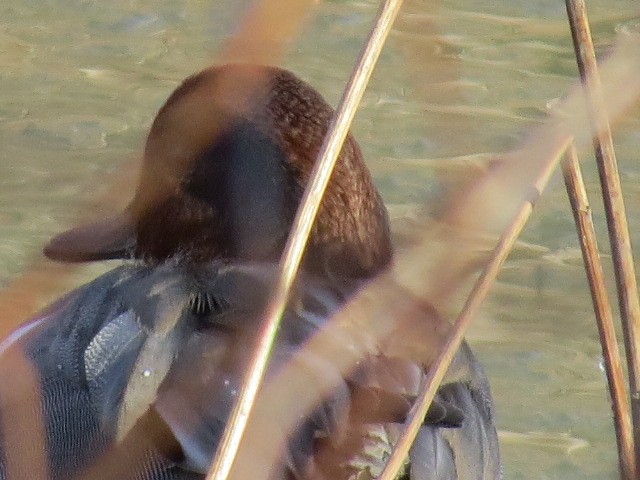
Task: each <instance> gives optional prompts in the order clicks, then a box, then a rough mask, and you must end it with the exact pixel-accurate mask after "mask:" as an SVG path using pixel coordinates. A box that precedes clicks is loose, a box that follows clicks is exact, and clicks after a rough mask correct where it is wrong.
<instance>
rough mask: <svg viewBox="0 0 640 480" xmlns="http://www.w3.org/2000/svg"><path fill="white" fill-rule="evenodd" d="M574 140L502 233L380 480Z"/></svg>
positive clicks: (403, 453) (392, 470)
mask: <svg viewBox="0 0 640 480" xmlns="http://www.w3.org/2000/svg"><path fill="white" fill-rule="evenodd" d="M570 142H571V140H570V139H569V138H567V139H566V142H565V144H564V145H562V146H561V150H560V151H558V152H557V154H556V156H555V157H554V158H550V159H549V161H548V162H547V163H546V164H545V166H544V168H543V169H542V170H541V171H540V173H539V176H538V178H536V179H535V181H534V183H533V188H534V189H535V194H534V197H533V198H531V199H529V200H528V201H526V202H525V203H523V204H521V206H520V209H519V210H518V211H517V213H516V216H515V218H514V219H513V221H512V222H511V224H510V225H509V226H508V227H507V229H506V230H505V231H504V233H503V234H502V235H501V236H500V239H499V240H498V244H497V245H496V247H495V249H494V250H493V252H492V253H491V256H490V257H489V261H488V262H487V265H486V266H485V268H484V270H483V271H482V273H481V274H480V276H479V277H478V280H476V282H475V284H474V286H473V288H472V289H471V292H470V293H469V297H468V298H467V301H466V302H465V305H464V307H463V308H462V312H461V313H460V315H459V316H458V318H457V320H456V322H455V323H454V325H453V331H452V332H451V334H450V336H449V339H448V340H447V342H446V344H445V345H444V347H443V348H442V349H441V351H440V353H439V355H438V357H437V358H436V360H435V362H434V363H433V364H432V365H430V366H429V371H428V372H427V376H426V378H425V380H424V386H423V387H422V388H421V391H420V394H419V395H418V397H417V399H416V402H415V404H414V405H413V408H412V409H411V414H410V415H409V416H408V417H407V421H406V423H405V425H404V428H403V431H402V433H401V435H400V436H399V437H398V440H397V442H396V444H395V446H394V449H393V452H392V453H391V457H390V458H389V461H388V463H387V465H386V467H385V469H384V470H383V472H382V474H381V475H380V477H379V480H394V479H395V478H396V475H397V474H398V473H399V472H400V471H401V469H402V467H403V463H404V461H405V459H406V458H407V455H408V454H409V449H410V448H411V445H412V444H413V441H414V439H415V437H416V435H417V434H418V431H419V429H420V427H421V426H422V424H423V421H424V417H425V416H426V414H427V410H429V406H430V405H431V402H432V401H433V398H434V397H435V395H436V393H437V391H438V388H439V387H440V384H441V383H442V380H443V379H444V376H445V375H446V373H447V370H448V369H449V366H450V365H451V362H452V361H453V358H454V356H455V354H456V353H457V351H458V348H459V347H460V344H461V343H462V341H463V340H464V335H465V333H466V331H467V329H468V328H469V325H470V324H471V319H472V318H473V317H474V315H476V314H477V313H478V310H479V309H480V306H481V305H482V302H483V301H484V299H485V298H486V296H487V294H488V293H489V289H490V288H491V286H492V285H493V283H494V281H495V279H496V277H497V276H498V273H499V272H500V268H501V267H502V264H503V263H504V261H505V260H506V258H507V256H508V255H509V252H511V249H512V248H513V245H514V243H515V242H516V240H517V239H518V236H519V235H520V232H521V231H522V229H523V228H524V226H525V225H526V223H527V220H528V219H529V216H530V215H531V212H532V211H533V207H534V205H535V202H536V201H537V199H538V198H539V196H540V195H541V194H542V191H543V190H544V188H545V187H546V185H547V183H549V178H550V177H551V174H552V173H553V171H554V170H555V168H556V166H557V164H558V162H559V161H560V158H561V154H562V152H563V151H564V150H565V149H566V147H567V146H568V145H569V143H570Z"/></svg>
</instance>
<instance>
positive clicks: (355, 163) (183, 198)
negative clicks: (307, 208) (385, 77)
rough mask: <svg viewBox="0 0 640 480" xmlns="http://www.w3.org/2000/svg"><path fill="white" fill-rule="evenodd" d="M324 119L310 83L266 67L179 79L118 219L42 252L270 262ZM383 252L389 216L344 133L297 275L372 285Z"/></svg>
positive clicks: (66, 257) (75, 257) (65, 236)
mask: <svg viewBox="0 0 640 480" xmlns="http://www.w3.org/2000/svg"><path fill="white" fill-rule="evenodd" d="M332 114H333V110H332V108H331V107H330V106H329V105H328V104H327V103H326V101H325V100H324V99H323V98H322V96H321V95H320V94H319V93H318V92H317V91H316V90H315V89H314V88H312V87H311V86H310V85H308V84H306V83H305V82H303V81H302V80H300V79H298V78H297V77H295V76H294V75H293V74H291V73H290V72H288V71H286V70H283V69H279V68H275V67H266V66H249V65H225V66H219V67H213V68H209V69H207V70H204V71H202V72H200V73H198V74H196V75H194V76H192V77H189V78H187V79H186V80H185V81H184V82H183V83H182V84H181V85H180V86H179V87H178V88H177V89H176V90H175V91H174V92H173V93H172V94H171V96H170V97H169V99H168V100H167V102H166V103H165V104H164V106H163V107H162V108H161V109H160V111H159V112H158V115H157V116H156V118H155V120H154V122H153V125H152V127H151V131H150V133H149V136H148V138H147V142H146V146H145V151H144V160H143V164H142V170H141V175H140V181H139V184H138V188H137V191H136V194H135V196H134V198H133V200H132V202H131V203H130V205H129V206H128V208H126V209H125V211H123V212H121V213H120V214H118V215H115V216H113V217H110V218H107V219H104V220H101V221H98V222H95V223H92V224H89V225H85V226H81V227H78V228H74V229H72V230H70V231H67V232H65V233H62V234H60V235H58V236H57V237H55V238H54V239H53V240H51V241H50V242H49V244H48V245H47V246H46V247H45V250H44V253H45V255H46V256H47V257H49V258H51V259H53V260H57V261H63V262H83V261H94V260H105V259H115V258H139V259H143V260H144V261H146V262H148V263H150V264H160V263H163V262H166V261H168V260H177V261H178V262H183V263H187V264H198V263H201V262H207V261H211V260H220V259H222V260H229V261H237V260H240V261H278V260H279V258H280V255H281V253H282V250H283V248H284V245H285V242H286V239H287V236H288V234H289V230H290V228H291V225H292V222H293V218H294V216H295V212H296V210H297V208H298V205H299V203H300V199H301V197H302V194H303V191H304V187H305V185H306V184H307V181H308V179H309V175H310V173H311V170H312V168H313V164H314V162H315V160H316V157H317V154H318V152H319V150H320V147H321V145H322V141H323V138H324V136H325V134H326V132H327V130H328V127H329V122H330V120H331V116H332ZM391 255H392V248H391V241H390V237H389V224H388V217H387V212H386V210H385V207H384V204H383V202H382V199H381V197H380V195H379V193H378V191H377V190H376V188H375V185H374V183H373V180H372V178H371V175H370V173H369V171H368V170H367V168H366V165H365V163H364V160H363V158H362V153H361V151H360V148H359V146H358V144H357V142H356V141H355V139H354V138H353V137H352V136H351V135H348V136H347V139H346V141H345V144H344V147H343V149H342V152H341V154H340V157H339V159H338V162H337V165H336V167H335V170H334V172H333V175H332V178H331V181H330V183H329V185H328V188H327V191H326V195H325V197H324V199H323V202H322V205H321V206H320V210H319V212H318V216H317V219H316V223H315V226H314V228H313V231H312V233H311V237H310V240H309V245H308V249H307V252H306V254H305V258H304V259H303V269H305V270H306V271H308V272H310V273H318V274H323V275H326V274H327V273H328V274H331V275H336V276H346V277H369V276H372V275H374V274H376V273H378V272H379V271H381V270H382V269H383V268H384V267H386V266H387V265H388V263H389V262H390V259H391Z"/></svg>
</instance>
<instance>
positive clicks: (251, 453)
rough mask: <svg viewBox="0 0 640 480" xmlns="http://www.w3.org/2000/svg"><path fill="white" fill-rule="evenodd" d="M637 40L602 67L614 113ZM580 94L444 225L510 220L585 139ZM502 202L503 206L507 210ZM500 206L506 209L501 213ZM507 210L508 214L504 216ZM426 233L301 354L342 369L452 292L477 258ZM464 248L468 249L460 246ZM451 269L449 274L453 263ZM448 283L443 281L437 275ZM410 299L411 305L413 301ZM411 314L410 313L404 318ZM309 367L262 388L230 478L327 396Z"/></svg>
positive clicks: (625, 101) (637, 81) (637, 85)
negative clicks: (341, 345)
mask: <svg viewBox="0 0 640 480" xmlns="http://www.w3.org/2000/svg"><path fill="white" fill-rule="evenodd" d="M637 48H638V45H637V44H636V43H634V42H632V39H631V38H627V39H623V40H622V41H621V42H619V44H618V46H617V48H616V50H615V52H614V54H613V55H612V56H611V58H610V59H609V60H608V61H607V62H605V64H603V66H602V74H603V79H607V81H603V88H605V89H606V93H607V95H608V97H607V98H609V103H608V105H609V112H610V114H611V117H612V118H618V117H619V116H620V115H622V114H623V113H624V111H626V110H627V109H628V108H629V107H631V106H632V105H634V104H635V103H636V102H637V101H638V98H640V58H639V57H638V55H637V54H636V52H637V51H638V50H637ZM581 104H582V92H581V89H580V88H579V87H577V88H574V89H572V91H571V92H570V93H569V95H568V96H567V98H566V99H565V100H564V101H563V102H562V103H561V104H560V105H559V106H558V110H559V111H562V112H563V116H562V117H560V116H557V115H556V116H552V117H550V118H549V119H547V121H546V122H545V123H544V124H543V125H542V126H541V127H540V128H538V129H536V130H534V131H532V132H530V135H529V137H528V140H527V141H526V142H525V143H524V145H523V146H522V147H521V148H520V149H519V150H518V152H517V153H514V154H512V155H510V156H509V157H508V158H509V161H502V162H500V163H497V164H496V166H495V168H493V169H491V171H490V172H489V174H488V175H486V176H485V177H483V178H481V179H480V180H479V181H478V182H476V184H475V185H473V186H472V188H470V189H469V190H466V191H465V192H463V193H462V194H461V195H460V197H459V198H458V199H457V202H455V203H454V205H453V206H452V208H451V209H450V211H449V216H448V217H447V220H448V221H449V223H451V224H454V225H456V226H458V227H461V228H462V230H463V231H464V230H465V229H467V230H471V231H484V232H488V233H492V232H494V231H495V230H496V229H500V228H501V229H503V228H502V227H503V226H504V225H505V223H508V222H509V221H510V220H511V219H513V218H516V213H517V210H518V208H516V207H513V208H509V207H510V206H512V205H517V206H522V205H523V204H524V203H526V202H527V201H529V200H530V199H531V187H532V184H531V179H534V178H539V177H540V172H542V171H544V170H546V169H548V166H549V164H550V163H553V162H554V161H555V159H556V157H557V156H558V155H559V154H560V152H561V151H562V150H563V149H564V147H565V146H566V144H567V141H568V139H570V138H571V137H574V138H575V140H576V144H577V145H578V146H579V147H584V146H585V145H586V144H587V143H588V142H590V139H591V132H590V127H589V124H588V122H587V121H586V120H585V118H584V114H583V109H582V108H580V107H581ZM505 207H507V208H505ZM505 210H506V213H505ZM507 215H508V217H507ZM424 237H425V239H424V240H423V241H422V242H421V243H420V244H418V245H416V246H415V247H414V248H412V249H410V250H409V251H407V252H406V253H405V254H403V255H401V256H399V257H398V258H397V260H396V263H395V265H394V267H393V268H392V269H391V270H390V271H389V272H387V273H386V274H384V275H381V276H380V277H379V278H377V279H376V280H374V281H373V282H371V284H370V285H369V286H368V287H367V288H366V289H364V290H363V291H362V292H360V294H359V295H358V296H356V297H355V298H354V299H353V300H352V301H350V302H349V304H348V305H346V306H345V308H344V309H343V310H342V311H340V312H339V313H338V314H336V315H335V316H334V318H333V319H332V320H331V321H330V322H329V323H328V324H327V325H326V326H325V327H324V328H323V329H321V330H320V331H319V332H317V334H315V335H314V337H313V338H312V339H311V340H310V341H309V342H308V343H307V344H306V345H305V347H304V349H303V353H301V354H300V355H311V356H313V355H319V356H327V355H328V354H327V352H330V356H331V359H332V361H333V362H334V365H335V366H336V368H339V369H340V371H341V372H342V373H343V374H345V375H347V374H348V372H349V371H350V369H351V368H352V367H353V366H354V364H355V362H356V361H357V360H358V359H359V358H360V355H362V354H364V353H366V352H367V348H375V347H372V343H373V344H374V345H375V342H381V341H382V339H384V338H385V337H386V336H387V335H388V334H389V333H390V332H392V331H393V330H394V329H395V328H396V327H397V325H398V322H400V321H401V320H402V319H403V315H416V314H418V313H419V312H418V311H417V310H419V305H418V306H416V305H415V303H414V301H415V300H416V299H419V300H420V301H422V302H423V303H431V304H436V305H437V304H438V303H439V302H440V301H441V299H440V298H438V297H436V296H434V293H443V294H444V296H445V297H450V294H451V293H454V292H455V290H456V289H459V288H460V285H461V283H462V281H463V280H464V279H465V278H467V277H468V274H469V273H470V272H469V271H467V270H468V269H467V270H465V268H463V267H464V265H465V264H466V261H465V259H468V258H469V257H470V256H472V257H473V258H474V259H475V257H476V252H471V251H470V248H469V247H470V245H465V244H464V243H463V242H458V241H457V239H456V238H451V236H450V235H446V233H444V234H443V236H442V237H441V240H442V242H441V244H442V245H444V246H443V247H442V248H440V249H439V250H436V251H434V248H433V247H434V238H437V237H438V234H437V232H430V231H425V232H424ZM465 248H466V249H465ZM452 267H453V268H454V270H456V272H457V275H453V274H451V275H449V271H450V270H451V268H452ZM443 279H445V280H446V283H447V284H448V285H446V286H445V287H442V286H441V284H442V283H443V282H442V280H443ZM410 304H413V306H411V305H410ZM406 318H409V317H406ZM363 332H366V334H367V339H368V342H369V343H368V344H366V342H363V344H362V345H360V344H358V343H357V342H356V343H354V347H353V351H351V352H349V353H348V354H347V353H346V352H341V354H339V353H338V352H334V351H332V349H331V345H332V343H333V340H332V339H333V338H334V337H335V336H340V337H344V336H345V335H351V336H352V337H353V338H361V337H362V336H363V335H364V333H363ZM306 378H307V373H306V372H305V370H304V369H303V368H300V365H297V364H296V362H295V356H294V361H292V362H290V363H288V364H287V365H285V366H284V367H283V368H282V369H281V370H280V371H279V372H277V373H276V374H275V375H274V376H273V378H271V379H270V380H269V382H267V383H266V384H265V385H264V386H263V387H262V388H261V390H260V392H259V397H258V401H257V403H256V404H255V409H256V410H255V415H253V416H252V421H251V422H250V423H249V424H248V426H247V433H246V435H245V437H244V439H243V442H242V443H241V445H240V449H239V452H238V456H237V458H236V462H235V463H234V466H233V469H232V472H231V478H238V479H245V478H263V477H265V475H266V472H269V471H270V469H271V467H272V466H273V465H274V464H275V462H276V461H277V459H278V455H279V452H280V447H281V446H282V443H283V442H284V438H285V437H286V434H287V432H290V431H292V429H293V428H294V427H295V425H296V423H297V421H298V419H299V418H300V417H301V416H303V415H305V414H307V413H308V412H309V411H310V409H311V408H312V407H313V405H315V404H316V402H317V401H318V398H322V395H326V394H327V392H328V391H329V390H330V388H331V385H320V384H315V385H309V384H308V381H306Z"/></svg>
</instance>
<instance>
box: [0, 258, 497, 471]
mask: <svg viewBox="0 0 640 480" xmlns="http://www.w3.org/2000/svg"><path fill="white" fill-rule="evenodd" d="M275 275H276V268H275V267H274V266H268V265H252V266H247V265H241V264H240V265H224V264H216V263H213V264H209V265H207V266H203V267H202V268H201V269H199V270H198V271H197V272H194V271H192V270H189V269H182V268H180V267H177V266H175V265H161V266H157V267H153V268H151V267H148V266H142V265H131V266H122V267H119V268H116V269H115V270H113V271H111V272H109V273H106V274H105V275H103V276H101V277H99V278H97V279H96V280H94V281H93V282H91V283H89V284H88V285H86V286H84V287H81V288H80V289H78V290H77V291H75V292H73V293H71V294H70V295H68V296H67V297H65V298H64V299H62V300H61V301H59V302H58V304H56V305H54V307H52V308H51V309H50V310H49V312H48V313H47V314H45V315H44V316H43V317H41V318H39V319H36V320H35V322H36V323H35V324H34V325H33V326H32V327H31V328H30V329H29V328H25V329H23V332H24V333H22V334H21V335H20V334H18V335H17V336H14V338H13V340H12V341H11V342H10V343H8V344H7V343H5V344H4V345H3V346H2V352H3V353H2V355H1V356H0V369H10V368H11V364H10V363H8V362H7V361H6V359H7V358H8V357H9V356H8V353H7V352H9V351H11V350H14V351H15V350H22V351H24V353H25V354H26V356H27V358H29V359H30V360H31V361H32V362H33V365H34V366H35V369H36V372H37V376H38V380H39V383H40V389H41V392H42V409H43V413H44V418H45V419H46V425H45V437H46V438H45V445H46V452H41V453H42V454H44V455H45V457H46V458H47V463H48V465H49V478H51V479H67V478H78V479H80V478H83V479H84V478H91V479H98V478H105V479H106V478H124V479H131V480H160V479H202V478H204V472H205V471H206V469H207V467H208V465H209V463H210V461H211V458H212V455H213V452H214V451H215V448H216V447H217V444H218V442H219V440H220V436H221V434H222V430H223V428H224V426H225V424H226V421H227V418H228V415H229V412H230V410H231V407H232V404H233V401H234V400H235V396H236V394H237V389H238V388H239V383H240V379H241V378H242V372H243V371H244V368H245V366H246V363H247V361H248V358H249V353H250V347H251V346H252V344H253V341H254V340H255V335H256V333H257V331H258V328H259V324H260V318H261V316H260V315H261V313H262V310H263V308H264V306H265V303H266V299H267V295H268V292H269V288H270V286H271V285H272V284H273V282H274V280H275ZM194 298H199V300H196V301H194ZM296 301H298V304H297V305H298V306H297V308H293V307H290V308H288V309H287V312H286V314H285V316H284V320H283V325H282V328H281V331H280V336H279V339H278V342H277V344H276V346H275V349H274V354H273V366H272V367H271V368H272V369H273V368H277V366H278V365H281V364H282V363H283V362H286V361H287V360H288V358H290V356H291V354H292V353H293V352H295V351H296V350H297V349H298V348H299V347H300V345H301V344H302V343H304V341H305V340H307V339H308V338H309V337H310V335H312V334H313V333H314V332H315V331H316V330H317V329H318V328H320V327H321V326H322V325H323V324H324V322H325V321H326V319H327V318H328V317H329V316H330V315H331V313H333V312H334V311H336V310H337V309H338V307H339V306H340V304H341V303H342V294H341V292H336V291H335V290H333V289H332V288H331V287H330V285H328V284H327V283H326V282H325V281H315V280H313V279H308V278H304V277H303V278H302V279H301V280H300V281H299V282H298V285H297V288H296V291H295V293H294V300H292V305H293V303H294V302H296ZM300 305H302V308H301V307H300ZM352 341H355V340H353V339H348V338H342V339H337V340H336V342H337V345H336V348H349V342H352ZM303 361H304V362H305V363H306V364H307V365H308V370H309V375H310V378H309V382H314V378H315V379H319V378H321V377H322V379H331V381H332V382H333V384H334V385H335V388H334V389H333V390H332V393H331V395H329V397H328V398H324V399H322V401H320V402H319V404H318V406H317V407H316V409H315V410H314V411H313V412H311V413H309V415H308V417H307V419H306V420H305V421H304V422H302V423H301V424H300V426H299V428H298V431H297V432H295V433H294V434H293V435H292V436H291V437H290V441H289V447H288V449H289V452H288V453H283V457H282V462H283V463H282V467H281V469H280V470H277V471H276V472H272V474H271V478H283V479H296V478H304V479H307V478H309V479H310V478H327V479H331V480H333V479H339V478H345V479H347V478H353V479H356V478H357V479H365V478H369V476H371V475H373V474H375V473H376V472H378V471H379V469H380V467H381V465H382V463H383V461H384V460H385V455H387V454H388V452H389V450H390V448H391V444H392V443H393V442H394V440H395V435H396V434H397V431H398V429H399V428H400V422H402V421H403V420H404V416H405V415H406V412H407V411H408V408H409V407H410V405H411V402H412V400H413V398H414V397H415V394H416V393H417V390H418V387H419V384H420V381H421V380H422V379H423V378H424V367H425V366H420V365H417V364H416V363H415V362H414V361H412V360H410V359H405V358H397V357H386V356H385V355H384V352H382V353H379V352H371V355H370V358H369V359H368V360H366V359H365V360H364V361H363V362H362V363H361V365H360V366H359V367H358V368H357V369H356V370H355V371H354V372H353V373H352V374H351V375H349V376H347V377H346V378H345V377H343V376H342V375H341V374H340V373H339V372H338V371H337V370H335V368H334V367H332V364H331V359H330V358H319V357H318V358H317V357H314V358H311V357H308V358H303ZM3 378H11V372H10V371H9V372H7V371H5V372H3ZM447 378H448V379H447V380H446V383H445V385H443V386H442V387H441V388H440V390H439V392H438V395H437V396H436V399H435V404H434V407H433V408H432V409H431V411H430V413H429V415H428V417H427V420H426V421H425V425H424V426H423V427H422V429H421V431H420V434H419V436H418V439H417V441H416V444H415V445H414V447H413V449H412V452H411V456H410V460H411V462H410V465H409V466H408V472H409V476H410V478H411V479H412V480H431V479H434V480H445V479H459V480H494V479H497V478H500V460H499V450H498V444H497V436H496V432H495V427H494V425H493V413H492V404H491V396H490V392H489V388H488V383H487V381H486V378H485V376H484V373H483V372H482V370H481V368H480V366H479V364H478V363H477V361H476V360H475V359H474V357H473V355H472V353H471V351H470V350H469V348H468V347H467V346H466V344H465V345H463V347H462V349H461V350H460V352H459V353H458V355H457V357H456V361H455V362H454V365H453V366H452V369H451V370H450V371H449V374H448V377H447ZM11 388H12V385H11V384H10V383H7V382H5V383H3V384H2V385H0V395H5V393H6V392H7V389H11ZM27 394H28V392H25V398H26V395H27ZM283 394H286V392H283ZM10 397H11V398H12V399H15V400H14V401H15V402H20V398H21V396H20V392H15V391H12V392H11V395H10ZM358 399H359V400H358ZM363 399H364V405H371V406H373V405H374V403H376V404H377V403H381V404H382V405H384V407H385V408H382V409H378V410H377V409H375V408H373V407H371V408H363V407H362V402H363ZM369 399H370V400H371V402H369ZM374 400H375V401H374ZM355 401H359V402H360V403H358V411H357V412H354V411H350V409H353V406H354V405H355V404H354V402H355ZM3 405H4V409H3V411H2V412H0V416H4V415H12V413H13V412H12V410H11V408H10V405H7V403H6V402H4V403H3ZM8 407H9V408H8ZM17 410H20V409H17ZM27 423H29V422H27ZM9 437H10V436H6V435H3V436H2V438H3V440H5V441H3V443H2V454H3V459H4V460H3V461H2V463H0V478H4V475H5V473H4V472H5V468H4V466H5V464H6V456H7V455H20V451H16V449H15V448H14V447H15V446H12V445H8V444H6V439H7V438H9ZM323 448H327V449H328V452H329V454H328V455H324V456H323V455H322V453H321V449H323ZM350 448H351V450H350ZM334 450H335V453H334ZM327 459H329V461H330V462H334V464H329V465H327V464H326V461H327ZM323 462H325V463H323ZM319 475H320V476H319ZM267 477H268V475H267V476H265V478H267Z"/></svg>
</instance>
